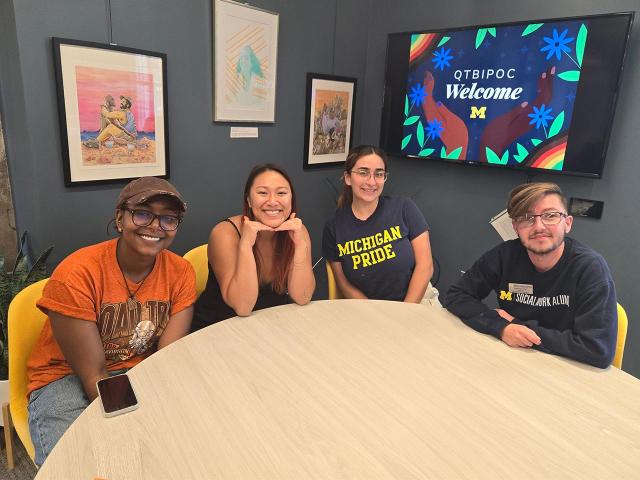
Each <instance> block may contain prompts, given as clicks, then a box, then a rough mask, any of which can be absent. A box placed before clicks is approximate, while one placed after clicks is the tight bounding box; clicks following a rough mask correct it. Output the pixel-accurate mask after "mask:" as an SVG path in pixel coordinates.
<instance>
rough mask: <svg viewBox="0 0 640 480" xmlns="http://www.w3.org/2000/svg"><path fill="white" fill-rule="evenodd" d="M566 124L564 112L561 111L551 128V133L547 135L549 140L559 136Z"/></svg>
mask: <svg viewBox="0 0 640 480" xmlns="http://www.w3.org/2000/svg"><path fill="white" fill-rule="evenodd" d="M563 124H564V110H563V111H561V112H560V113H559V114H558V116H557V117H556V118H555V120H554V121H553V123H552V124H551V127H549V133H548V134H547V138H551V137H553V136H554V135H557V134H558V132H559V131H560V130H561V129H562V125H563Z"/></svg>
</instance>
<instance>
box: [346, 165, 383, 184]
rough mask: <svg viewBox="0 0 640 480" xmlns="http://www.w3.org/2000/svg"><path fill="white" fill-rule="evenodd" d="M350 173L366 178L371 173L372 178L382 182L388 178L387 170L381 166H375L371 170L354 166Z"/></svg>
mask: <svg viewBox="0 0 640 480" xmlns="http://www.w3.org/2000/svg"><path fill="white" fill-rule="evenodd" d="M351 173H353V174H355V175H357V176H359V177H360V178H362V179H368V178H369V177H370V176H371V175H373V178H374V179H375V180H377V181H379V182H384V181H386V180H387V178H389V172H387V171H386V170H384V169H383V168H376V169H375V170H373V171H371V170H369V169H368V168H356V169H353V170H351Z"/></svg>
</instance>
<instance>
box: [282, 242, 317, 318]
mask: <svg viewBox="0 0 640 480" xmlns="http://www.w3.org/2000/svg"><path fill="white" fill-rule="evenodd" d="M287 288H288V290H289V296H290V297H291V299H292V300H293V301H294V302H296V303H297V304H298V305H306V304H307V303H309V302H310V301H311V297H312V296H313V291H314V290H315V288H316V279H315V276H314V275H313V269H312V268H311V252H309V248H308V247H307V245H306V244H303V245H298V246H296V248H295V252H294V254H293V260H292V263H291V269H290V270H289V278H288V280H287Z"/></svg>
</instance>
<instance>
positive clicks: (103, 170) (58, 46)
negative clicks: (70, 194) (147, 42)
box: [52, 37, 170, 187]
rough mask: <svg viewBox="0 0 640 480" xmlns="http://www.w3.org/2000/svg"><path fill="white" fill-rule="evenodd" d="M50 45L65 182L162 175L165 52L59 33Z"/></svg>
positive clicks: (165, 171)
mask: <svg viewBox="0 0 640 480" xmlns="http://www.w3.org/2000/svg"><path fill="white" fill-rule="evenodd" d="M52 46H53V56H54V68H55V75H56V90H57V97H58V116H59V124H60V146H61V153H62V166H63V172H64V182H65V185H66V186H67V187H73V186H81V185H82V186H84V185H97V184H106V183H119V182H120V183H121V182H126V181H129V180H131V179H133V178H138V177H145V176H156V177H161V178H169V173H170V171H169V133H168V132H169V115H168V102H167V56H166V54H164V53H158V52H151V51H148V50H140V49H135V48H128V47H121V46H116V45H109V44H101V43H95V42H86V41H82V40H72V39H66V38H58V37H52ZM100 102H102V103H100ZM118 105H119V106H118ZM96 127H97V128H96Z"/></svg>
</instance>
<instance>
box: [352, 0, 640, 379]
mask: <svg viewBox="0 0 640 480" xmlns="http://www.w3.org/2000/svg"><path fill="white" fill-rule="evenodd" d="M376 6H377V8H376V9H375V13H374V15H373V17H372V20H371V24H370V28H369V41H368V49H367V63H366V74H365V76H366V79H367V83H366V86H365V93H364V97H365V99H364V100H365V104H364V112H363V116H362V117H361V118H360V119H359V121H360V122H362V123H363V127H362V128H363V130H362V136H361V140H362V141H363V142H370V143H375V142H377V141H378V137H379V131H380V114H381V100H380V99H381V98H382V93H383V82H384V62H385V49H386V36H387V34H388V33H391V32H403V31H410V30H414V29H417V30H419V29H429V28H448V27H459V26H464V25H473V24H483V23H492V22H508V21H515V20H523V19H536V18H550V17H562V16H572V15H588V14H596V13H607V12H619V11H630V10H638V9H640V1H637V0H635V1H613V0H609V1H601V0H599V1H595V0H580V1H579V2H576V1H571V0H539V1H536V2H513V1H502V0H482V1H478V0H446V1H442V0H431V1H423V0H405V1H403V2H389V1H382V0H381V1H378V2H376ZM637 21H638V18H636V22H637ZM639 34H640V32H639V28H638V25H637V24H636V25H635V27H634V32H633V33H632V38H631V44H630V48H629V51H628V56H627V64H626V67H625V71H624V75H623V83H622V90H621V92H620V97H619V100H618V107H617V112H616V116H615V121H614V124H613V132H612V135H611V141H610V146H609V150H608V154H607V160H606V164H605V170H604V176H603V178H602V179H600V180H589V179H584V178H578V177H565V176H557V175H537V176H536V177H535V180H536V181H554V182H556V183H558V184H559V185H560V186H561V187H562V189H563V190H564V191H565V193H566V194H567V196H573V197H580V198H591V199H596V200H604V202H605V207H604V214H603V217H602V219H601V220H595V221H594V220H589V219H576V220H575V221H574V227H573V230H572V233H571V235H572V236H574V237H576V238H578V239H581V240H583V241H584V242H586V243H587V244H589V245H591V246H592V247H593V248H594V249H596V250H597V251H599V252H600V253H602V254H603V255H604V257H605V258H606V259H607V261H608V263H609V266H610V267H611V271H612V274H613V277H614V280H615V282H616V287H617V293H618V299H619V302H620V303H621V304H622V305H624V306H625V308H626V310H627V313H628V314H629V317H630V320H629V322H630V325H629V333H628V336H627V347H626V350H625V357H624V362H623V369H624V370H626V371H627V372H629V373H631V374H633V375H635V376H637V377H640V351H639V350H638V347H637V346H638V345H640V328H638V326H637V325H638V312H640V296H639V295H638V273H637V269H638V266H639V264H640V262H639V261H638V255H637V253H636V247H637V246H638V245H639V244H640V224H639V222H638V220H637V216H638V212H639V211H640V210H639V207H640V196H639V195H638V188H637V182H638V178H640V162H639V161H638V153H637V152H638V151H640V150H639V148H640V135H638V124H639V123H640V113H639V112H640V96H639V94H638V85H640V64H639V63H638V55H639V53H640V52H639V51H638V48H639V45H638V41H639ZM391 170H392V173H391V176H390V179H389V182H388V186H387V187H385V188H389V189H391V190H396V191H402V192H405V193H406V194H409V195H412V196H413V197H414V198H415V199H416V200H417V202H418V204H419V206H420V207H421V208H422V210H423V212H424V213H425V215H426V216H427V219H428V220H429V222H430V223H431V226H432V230H431V243H432V247H433V251H434V254H435V255H436V257H437V258H438V259H439V261H440V263H441V264H442V277H441V279H440V284H439V285H438V287H439V288H440V290H441V291H442V290H446V288H447V287H448V286H449V285H451V283H452V282H453V281H455V279H456V278H457V277H458V276H459V274H460V270H465V269H467V268H468V267H469V266H470V265H471V264H472V263H473V261H474V260H475V259H477V258H478V257H479V256H480V254H481V253H483V252H484V251H486V250H488V249H489V248H490V247H492V246H493V245H495V244H496V243H498V242H499V237H498V235H497V234H496V233H495V231H494V230H493V228H492V227H491V226H489V224H488V220H489V219H490V218H491V217H492V216H493V215H495V214H496V213H497V212H499V211H500V210H502V209H503V208H504V207H505V202H506V195H507V192H508V191H509V190H510V189H511V188H513V187H514V186H516V185H518V184H520V183H523V182H525V181H526V179H527V177H526V175H525V174H523V173H517V172H513V171H503V170H497V171H496V170H493V169H488V168H482V167H477V168H473V167H467V166H460V165H452V164H443V163H434V162H426V161H425V162H416V161H412V160H405V159H395V160H393V161H392V163H391Z"/></svg>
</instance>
